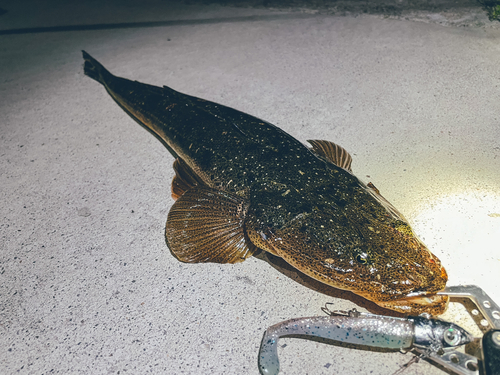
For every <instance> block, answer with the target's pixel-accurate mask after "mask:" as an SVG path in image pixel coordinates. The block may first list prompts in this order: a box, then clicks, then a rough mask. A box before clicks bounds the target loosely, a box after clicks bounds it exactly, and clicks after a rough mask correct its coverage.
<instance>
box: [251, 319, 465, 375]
mask: <svg viewBox="0 0 500 375" xmlns="http://www.w3.org/2000/svg"><path fill="white" fill-rule="evenodd" d="M347 314H348V315H331V316H314V317H309V318H297V319H290V320H287V321H284V322H281V323H278V324H276V325H274V326H271V327H269V328H268V329H267V330H266V332H265V333H264V337H263V338H262V343H261V346H260V351H259V370H260V372H261V374H265V375H277V374H278V373H279V368H280V364H279V358H278V351H277V347H278V340H279V339H280V337H283V336H314V337H321V338H325V339H330V340H334V341H339V342H344V343H349V344H355V345H364V346H370V347H376V348H386V349H394V350H398V349H399V350H401V349H405V350H408V349H411V348H423V349H427V350H428V351H429V353H434V352H437V351H439V350H441V349H444V348H451V347H456V346H460V345H464V344H467V343H468V342H470V341H471V340H472V336H471V335H470V334H469V333H468V332H467V331H466V330H464V329H463V328H461V327H459V326H458V325H456V324H454V323H449V322H446V321H444V320H440V319H431V318H427V317H423V316H418V317H409V318H395V317H390V316H380V315H374V314H365V313H359V312H357V311H356V310H352V311H350V312H348V313H347Z"/></svg>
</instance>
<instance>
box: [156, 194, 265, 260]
mask: <svg viewBox="0 0 500 375" xmlns="http://www.w3.org/2000/svg"><path fill="white" fill-rule="evenodd" d="M247 210H248V206H247V204H246V202H245V201H244V200H243V199H241V198H240V197H237V196H234V195H231V194H228V193H225V192H222V191H218V190H215V189H211V188H208V187H205V186H195V187H193V188H191V189H189V190H187V191H186V192H185V193H184V194H183V195H182V196H181V197H180V198H179V199H178V200H177V201H176V202H175V203H174V205H173V206H172V209H171V210H170V212H169V214H168V220H167V225H166V229H165V237H166V240H167V244H168V247H169V248H170V250H171V251H172V253H173V254H174V256H175V257H176V258H177V259H179V260H180V261H181V262H189V263H202V262H214V263H238V262H242V261H244V260H245V259H246V258H248V257H250V256H251V255H252V254H253V253H254V252H255V251H256V250H257V248H256V247H255V246H254V245H253V244H252V243H251V242H250V241H249V239H248V237H247V235H246V233H245V228H244V220H245V215H246V213H247Z"/></svg>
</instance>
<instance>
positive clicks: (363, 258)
mask: <svg viewBox="0 0 500 375" xmlns="http://www.w3.org/2000/svg"><path fill="white" fill-rule="evenodd" d="M356 261H357V262H358V263H360V264H366V263H368V256H367V255H366V254H365V253H362V254H358V255H356Z"/></svg>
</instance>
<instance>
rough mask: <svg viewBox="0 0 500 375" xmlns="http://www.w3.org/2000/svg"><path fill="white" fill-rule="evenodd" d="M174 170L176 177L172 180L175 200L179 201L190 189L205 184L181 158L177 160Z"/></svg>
mask: <svg viewBox="0 0 500 375" xmlns="http://www.w3.org/2000/svg"><path fill="white" fill-rule="evenodd" d="M174 170H175V176H174V178H173V180H172V198H174V199H175V200H177V199H178V198H179V197H180V196H181V195H182V194H184V193H185V192H186V191H187V190H188V189H191V188H193V187H195V186H197V185H202V184H203V182H202V181H201V179H200V178H199V177H198V176H197V175H196V173H195V172H194V171H193V170H192V169H191V168H190V167H189V165H187V164H186V162H185V161H184V160H182V159H181V158H177V159H175V161H174Z"/></svg>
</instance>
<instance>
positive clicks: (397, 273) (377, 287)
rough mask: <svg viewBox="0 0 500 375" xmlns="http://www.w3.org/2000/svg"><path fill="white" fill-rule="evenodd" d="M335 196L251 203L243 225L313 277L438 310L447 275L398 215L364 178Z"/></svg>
mask: <svg viewBox="0 0 500 375" xmlns="http://www.w3.org/2000/svg"><path fill="white" fill-rule="evenodd" d="M354 191H355V192H356V189H354ZM377 192H378V191H377ZM323 197H324V195H323ZM327 198H328V197H327ZM328 201H330V204H328ZM331 202H333V203H331ZM335 202H336V200H335V197H330V199H322V200H313V201H310V202H309V203H306V204H302V203H301V204H298V203H297V204H295V205H294V207H288V208H287V207H285V202H283V203H282V204H278V205H275V206H274V207H272V208H271V207H269V210H267V212H266V209H265V208H264V207H259V208H258V209H256V210H254V211H253V212H251V215H253V221H252V220H250V222H249V223H248V224H247V233H248V235H249V238H250V240H251V241H252V242H253V243H254V244H255V245H256V246H258V247H260V248H262V249H264V250H267V251H269V252H270V253H272V254H275V255H277V256H279V257H281V258H283V259H284V260H285V261H286V262H288V263H289V264H290V265H292V266H293V267H295V268H296V269H298V270H299V271H301V272H303V273H305V274H307V275H308V276H310V277H312V278H314V279H316V280H318V281H320V282H323V283H325V284H328V285H330V286H333V287H335V288H339V289H343V290H349V291H351V292H353V293H355V294H357V295H360V296H362V297H364V298H366V299H368V300H370V301H372V302H375V303H376V304H378V305H379V306H382V307H384V308H388V309H391V310H396V311H398V312H401V313H404V314H411V315H418V314H420V313H422V312H428V313H430V314H432V315H439V314H442V313H443V312H444V311H445V310H446V308H447V304H448V297H447V296H442V295H438V294H437V292H438V291H440V290H442V289H444V288H445V286H446V281H447V279H448V276H447V274H446V271H445V269H444V267H443V266H442V265H441V262H440V260H439V259H438V258H437V257H436V256H435V255H433V254H432V253H431V252H430V251H429V249H428V248H427V247H426V246H425V245H424V244H423V243H422V241H420V239H419V238H418V237H417V236H416V235H415V234H414V232H413V230H412V229H411V227H410V225H409V224H408V222H407V221H406V219H404V217H403V216H402V215H401V214H400V213H399V212H398V211H396V209H395V208H394V207H393V206H392V205H390V203H388V202H387V201H385V199H383V198H382V199H380V198H378V196H377V195H376V194H374V192H372V191H370V188H369V187H366V186H365V185H360V187H359V189H358V192H357V193H356V196H355V197H352V199H350V200H348V201H346V202H344V203H343V204H339V203H338V200H337V203H335ZM287 217H288V218H289V219H288V220H286V218H287ZM280 218H281V220H280Z"/></svg>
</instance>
